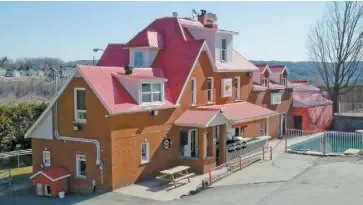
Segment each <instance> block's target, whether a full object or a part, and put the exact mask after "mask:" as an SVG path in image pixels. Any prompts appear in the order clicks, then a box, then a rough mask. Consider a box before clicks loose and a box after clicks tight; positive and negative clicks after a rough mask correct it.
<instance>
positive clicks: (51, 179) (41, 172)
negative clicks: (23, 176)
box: [29, 171, 71, 182]
mask: <svg viewBox="0 0 363 205" xmlns="http://www.w3.org/2000/svg"><path fill="white" fill-rule="evenodd" d="M39 174H42V175H43V176H45V177H47V178H48V179H49V180H50V181H52V182H56V181H58V180H61V179H64V178H67V177H70V176H71V174H66V175H64V176H61V177H58V178H55V179H53V178H52V177H50V176H48V175H46V174H45V173H44V172H43V171H38V172H37V173H35V174H33V175H32V176H30V178H29V179H33V178H34V177H36V176H38V175H39Z"/></svg>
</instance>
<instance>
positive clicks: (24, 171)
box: [0, 166, 33, 178]
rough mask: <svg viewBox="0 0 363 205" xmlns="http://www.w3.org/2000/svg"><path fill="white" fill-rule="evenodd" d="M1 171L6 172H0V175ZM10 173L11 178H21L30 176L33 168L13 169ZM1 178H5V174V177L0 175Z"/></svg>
mask: <svg viewBox="0 0 363 205" xmlns="http://www.w3.org/2000/svg"><path fill="white" fill-rule="evenodd" d="M3 171H6V170H0V173H3ZM10 173H11V176H13V177H14V176H21V175H24V174H31V173H33V167H32V166H29V167H20V168H14V169H11V170H10ZM3 175H4V176H3ZM2 177H7V174H6V176H5V174H1V175H0V178H2Z"/></svg>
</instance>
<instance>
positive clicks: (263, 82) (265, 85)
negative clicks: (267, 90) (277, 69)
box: [262, 78, 268, 87]
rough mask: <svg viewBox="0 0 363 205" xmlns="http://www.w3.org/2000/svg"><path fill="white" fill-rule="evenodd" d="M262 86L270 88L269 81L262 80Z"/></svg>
mask: <svg viewBox="0 0 363 205" xmlns="http://www.w3.org/2000/svg"><path fill="white" fill-rule="evenodd" d="M262 86H264V87H268V79H267V78H262Z"/></svg>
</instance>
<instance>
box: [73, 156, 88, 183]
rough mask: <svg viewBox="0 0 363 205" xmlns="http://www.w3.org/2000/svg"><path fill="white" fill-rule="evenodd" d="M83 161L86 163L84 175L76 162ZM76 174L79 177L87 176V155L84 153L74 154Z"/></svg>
mask: <svg viewBox="0 0 363 205" xmlns="http://www.w3.org/2000/svg"><path fill="white" fill-rule="evenodd" d="M80 161H83V162H85V163H86V175H82V174H81V167H80V164H79V163H78V162H80ZM76 176H77V177H79V178H87V157H86V155H76Z"/></svg>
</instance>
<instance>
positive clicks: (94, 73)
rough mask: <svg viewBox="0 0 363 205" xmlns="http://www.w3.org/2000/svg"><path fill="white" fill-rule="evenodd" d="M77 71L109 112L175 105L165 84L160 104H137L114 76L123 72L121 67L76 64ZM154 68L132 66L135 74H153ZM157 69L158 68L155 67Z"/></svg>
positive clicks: (162, 107) (116, 112)
mask: <svg viewBox="0 0 363 205" xmlns="http://www.w3.org/2000/svg"><path fill="white" fill-rule="evenodd" d="M78 68H79V72H80V73H81V74H82V76H83V77H84V79H85V81H86V82H87V83H88V85H89V86H90V87H91V89H92V90H93V91H94V92H95V94H96V96H97V97H98V98H99V99H100V101H101V102H102V103H103V104H104V106H105V107H106V109H107V110H108V111H109V113H110V114H118V113H127V112H137V111H145V110H150V109H167V108H172V107H175V106H174V103H173V102H172V97H171V93H170V89H169V86H168V85H167V84H166V86H165V87H164V90H165V102H164V104H160V105H150V106H145V105H139V104H138V103H137V102H136V101H135V100H134V99H133V98H132V97H131V95H130V94H129V93H128V92H127V90H126V89H125V87H124V86H122V84H121V83H120V81H119V80H118V79H117V78H116V77H115V76H114V75H117V74H122V73H124V69H123V68H122V67H102V66H88V65H78ZM154 70H155V69H145V70H143V69H142V68H141V69H139V68H134V71H133V72H134V73H136V75H143V76H151V74H150V73H153V74H152V75H154V74H155V73H156V72H155V71H154ZM156 70H158V69H156Z"/></svg>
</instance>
